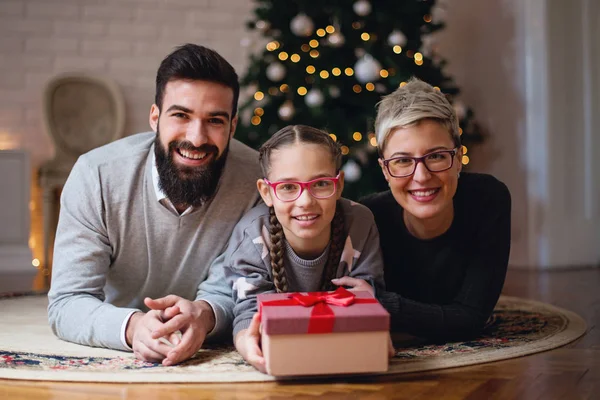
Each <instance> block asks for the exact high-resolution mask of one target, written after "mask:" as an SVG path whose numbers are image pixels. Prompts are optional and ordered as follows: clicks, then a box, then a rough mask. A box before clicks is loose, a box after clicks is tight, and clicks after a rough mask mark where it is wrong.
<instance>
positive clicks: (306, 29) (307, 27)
mask: <svg viewBox="0 0 600 400" xmlns="http://www.w3.org/2000/svg"><path fill="white" fill-rule="evenodd" d="M290 29H291V30H292V32H293V33H294V35H296V36H300V37H306V36H310V35H312V34H313V32H314V31H315V25H314V24H313V22H312V19H310V18H309V17H308V15H306V14H304V13H300V14H298V15H296V16H295V17H294V18H292V21H291V22H290Z"/></svg>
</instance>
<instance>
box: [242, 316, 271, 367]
mask: <svg viewBox="0 0 600 400" xmlns="http://www.w3.org/2000/svg"><path fill="white" fill-rule="evenodd" d="M259 326H260V321H259V320H258V313H255V314H254V316H253V317H252V322H250V326H249V327H248V328H247V329H244V330H241V331H239V332H238V334H237V335H236V336H235V348H236V349H237V351H238V352H239V353H240V354H241V355H242V357H244V360H246V361H247V362H248V364H250V365H252V366H253V367H254V368H256V369H257V370H259V371H260V372H262V373H263V374H266V373H267V369H266V365H265V358H264V357H263V353H262V350H261V348H260V331H259Z"/></svg>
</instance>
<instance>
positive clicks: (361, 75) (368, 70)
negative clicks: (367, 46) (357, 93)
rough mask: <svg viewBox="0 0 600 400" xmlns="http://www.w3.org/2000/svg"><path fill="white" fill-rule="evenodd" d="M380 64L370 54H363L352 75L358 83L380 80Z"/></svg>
mask: <svg viewBox="0 0 600 400" xmlns="http://www.w3.org/2000/svg"><path fill="white" fill-rule="evenodd" d="M380 71H381V64H379V61H377V60H376V59H374V58H373V57H372V56H371V55H370V54H365V55H364V56H363V57H362V58H361V59H360V60H358V61H357V62H356V65H354V74H355V75H356V79H357V80H358V81H359V82H360V83H367V82H373V81H375V80H377V79H379V78H380V75H379V72H380Z"/></svg>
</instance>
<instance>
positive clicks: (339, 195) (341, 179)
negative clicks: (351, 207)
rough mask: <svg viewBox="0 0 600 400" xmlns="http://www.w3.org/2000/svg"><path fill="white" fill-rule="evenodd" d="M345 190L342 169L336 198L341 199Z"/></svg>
mask: <svg viewBox="0 0 600 400" xmlns="http://www.w3.org/2000/svg"><path fill="white" fill-rule="evenodd" d="M343 191H344V171H342V170H340V178H339V179H338V184H337V194H336V199H338V200H339V198H340V197H342V192H343Z"/></svg>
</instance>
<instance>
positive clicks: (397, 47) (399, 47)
mask: <svg viewBox="0 0 600 400" xmlns="http://www.w3.org/2000/svg"><path fill="white" fill-rule="evenodd" d="M392 50H394V53H396V54H400V53H402V47H401V46H398V45H395V46H394V47H393V48H392Z"/></svg>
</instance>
